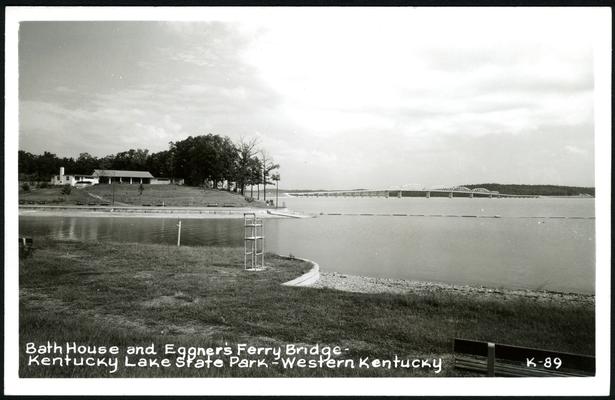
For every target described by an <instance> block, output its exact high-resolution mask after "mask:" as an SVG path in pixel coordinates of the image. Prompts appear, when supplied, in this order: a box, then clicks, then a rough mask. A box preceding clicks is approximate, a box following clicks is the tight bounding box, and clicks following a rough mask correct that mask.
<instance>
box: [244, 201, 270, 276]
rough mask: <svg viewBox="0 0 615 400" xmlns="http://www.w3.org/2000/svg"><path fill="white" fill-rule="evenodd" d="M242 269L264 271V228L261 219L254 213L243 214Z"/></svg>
mask: <svg viewBox="0 0 615 400" xmlns="http://www.w3.org/2000/svg"><path fill="white" fill-rule="evenodd" d="M243 229H244V240H243V243H244V261H243V265H244V269H245V270H246V271H262V270H264V269H265V227H264V224H263V219H262V218H257V217H256V214H255V213H244V214H243Z"/></svg>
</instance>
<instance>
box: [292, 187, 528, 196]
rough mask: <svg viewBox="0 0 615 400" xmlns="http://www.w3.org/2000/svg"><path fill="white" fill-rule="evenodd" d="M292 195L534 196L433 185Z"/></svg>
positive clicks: (297, 193) (294, 194)
mask: <svg viewBox="0 0 615 400" xmlns="http://www.w3.org/2000/svg"><path fill="white" fill-rule="evenodd" d="M288 195H289V196H294V197H399V198H401V197H426V198H430V197H449V198H451V199H452V198H454V197H470V198H474V197H488V198H498V199H499V198H511V197H512V198H536V197H539V196H536V195H516V194H503V193H499V192H497V191H492V190H488V189H485V188H475V189H470V188H467V187H465V186H448V187H447V186H434V187H432V188H430V189H425V188H423V189H419V190H407V189H357V190H327V191H318V192H295V193H288Z"/></svg>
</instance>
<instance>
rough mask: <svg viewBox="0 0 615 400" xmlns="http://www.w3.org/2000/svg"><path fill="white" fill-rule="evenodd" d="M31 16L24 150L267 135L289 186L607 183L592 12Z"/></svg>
mask: <svg viewBox="0 0 615 400" xmlns="http://www.w3.org/2000/svg"><path fill="white" fill-rule="evenodd" d="M364 11H365V12H363V13H348V15H343V16H342V17H340V15H341V14H340V13H339V12H337V13H329V12H327V10H326V9H324V10H321V12H319V13H316V14H314V13H310V14H308V15H306V14H302V13H301V10H300V9H297V10H296V11H295V12H292V13H284V14H282V15H280V17H276V16H275V13H273V16H272V17H271V18H267V19H261V18H252V19H245V18H243V19H240V20H238V21H203V22H24V23H22V24H21V26H20V31H19V35H20V40H19V74H20V76H19V90H20V94H19V97H20V101H19V107H20V115H19V123H20V138H19V139H20V140H19V148H20V149H22V150H26V151H29V152H32V153H42V152H43V151H45V150H47V151H51V152H53V153H56V154H57V155H58V156H72V157H77V156H78V155H79V153H82V152H89V153H90V154H93V155H96V156H104V155H107V154H113V153H117V152H119V151H124V150H128V149H130V148H135V149H136V148H146V149H149V150H150V151H151V152H156V151H161V150H166V149H168V142H169V141H177V140H182V139H184V138H186V137H187V136H190V135H192V136H194V135H199V134H206V133H214V134H219V135H226V136H229V137H231V138H232V139H234V140H237V139H239V138H240V137H244V138H253V137H255V138H258V140H259V143H260V146H261V147H262V148H264V149H266V150H267V151H268V153H269V154H270V155H271V156H273V158H274V159H275V160H276V161H277V162H278V163H280V164H281V169H280V174H281V177H282V181H281V182H280V186H282V187H285V188H314V189H316V188H323V189H327V188H359V187H363V188H385V187H394V186H399V185H404V184H419V185H424V186H432V185H442V184H446V185H449V184H450V185H454V184H468V183H484V182H499V183H528V184H563V185H580V186H593V185H594V164H593V162H594V149H593V144H594V133H593V129H594V124H593V98H592V96H593V85H594V83H593V73H592V70H593V65H592V41H591V39H592V38H591V37H590V36H589V34H588V32H590V31H591V29H589V28H590V26H591V24H592V19H591V18H590V17H589V16H586V15H585V14H584V13H583V12H579V10H574V9H556V10H549V9H546V10H545V9H482V10H477V9H465V10H444V9H410V8H405V9H398V8H390V9H388V11H386V12H371V13H370V10H364Z"/></svg>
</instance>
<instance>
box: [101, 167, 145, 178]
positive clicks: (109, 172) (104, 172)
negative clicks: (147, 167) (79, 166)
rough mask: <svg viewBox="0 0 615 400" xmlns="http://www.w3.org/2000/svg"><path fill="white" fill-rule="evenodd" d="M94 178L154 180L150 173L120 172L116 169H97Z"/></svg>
mask: <svg viewBox="0 0 615 400" xmlns="http://www.w3.org/2000/svg"><path fill="white" fill-rule="evenodd" d="M92 175H93V176H106V177H111V178H120V177H122V178H153V177H154V176H153V175H152V174H150V173H149V171H120V170H116V169H95V170H94V172H93V173H92Z"/></svg>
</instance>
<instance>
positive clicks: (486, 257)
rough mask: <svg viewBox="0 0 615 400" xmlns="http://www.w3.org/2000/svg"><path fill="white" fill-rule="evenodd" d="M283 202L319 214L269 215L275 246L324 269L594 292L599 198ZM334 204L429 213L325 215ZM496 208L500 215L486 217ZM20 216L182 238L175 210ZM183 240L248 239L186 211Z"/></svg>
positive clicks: (355, 210) (37, 224) (82, 228)
mask: <svg viewBox="0 0 615 400" xmlns="http://www.w3.org/2000/svg"><path fill="white" fill-rule="evenodd" d="M283 201H284V202H285V203H286V206H288V207H289V208H291V209H293V210H297V211H303V212H306V213H311V214H315V215H317V217H316V218H311V219H280V220H277V219H276V220H266V223H265V236H266V248H267V251H272V252H276V253H279V254H283V255H288V254H293V255H295V256H298V257H305V258H310V259H313V260H315V261H317V262H318V263H319V264H320V265H321V268H322V269H323V270H325V271H337V272H342V273H348V274H358V275H368V276H376V277H389V278H403V279H414V280H425V281H440V282H446V283H459V284H473V285H477V284H478V285H485V286H492V287H508V288H530V289H548V290H561V291H573V292H583V293H593V292H594V284H595V282H594V281H595V245H594V240H595V232H594V226H595V224H594V222H595V221H594V219H593V217H594V201H593V199H561V198H559V199H558V198H551V199H548V198H540V199H469V198H459V199H448V198H431V199H423V198H403V199H397V198H390V199H385V198H284V199H283ZM329 213H342V214H361V213H374V214H393V213H404V214H413V215H424V216H359V215H341V216H332V215H326V214H329ZM436 215H437V216H436ZM442 215H453V216H458V217H445V216H442ZM469 215H473V216H479V217H484V218H472V217H467V216H469ZM495 215H497V216H499V218H488V217H490V216H495ZM463 216H466V217H463ZM562 217H566V218H562ZM19 225H20V233H21V234H23V235H32V236H37V235H44V236H49V237H54V238H59V239H70V240H99V241H104V240H108V241H122V242H126V241H128V242H143V243H166V244H169V245H173V244H174V243H175V242H176V240H177V236H176V235H177V219H166V218H134V217H127V218H122V217H114V218H102V217H30V216H22V217H20V223H19ZM182 244H185V245H195V246H199V245H208V246H243V220H238V219H228V220H222V219H212V220H203V219H194V220H186V219H183V220H182Z"/></svg>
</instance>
